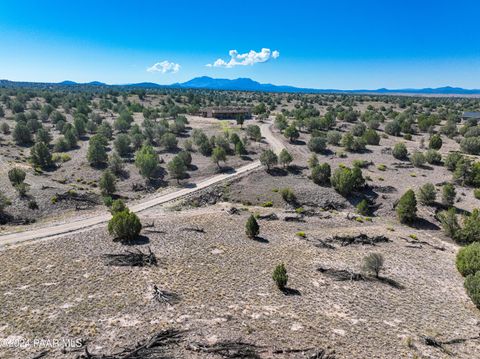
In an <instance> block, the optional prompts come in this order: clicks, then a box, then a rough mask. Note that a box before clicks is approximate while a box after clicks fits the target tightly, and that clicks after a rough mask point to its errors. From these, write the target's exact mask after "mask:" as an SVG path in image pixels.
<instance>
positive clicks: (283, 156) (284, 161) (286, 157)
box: [278, 148, 293, 168]
mask: <svg viewBox="0 0 480 359" xmlns="http://www.w3.org/2000/svg"><path fill="white" fill-rule="evenodd" d="M292 161H293V157H292V155H291V154H290V152H288V151H287V150H286V149H285V148H284V149H282V151H281V152H280V154H279V155H278V163H280V164H281V165H282V166H283V167H284V168H285V167H288V166H289V165H290V163H291V162H292Z"/></svg>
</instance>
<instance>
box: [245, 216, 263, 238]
mask: <svg viewBox="0 0 480 359" xmlns="http://www.w3.org/2000/svg"><path fill="white" fill-rule="evenodd" d="M245 233H246V234H247V236H248V237H249V238H255V237H256V236H258V234H259V233H260V226H259V225H258V223H257V220H256V219H255V217H254V216H253V214H252V215H250V217H249V218H248V220H247V223H246V224H245Z"/></svg>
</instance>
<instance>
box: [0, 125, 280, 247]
mask: <svg viewBox="0 0 480 359" xmlns="http://www.w3.org/2000/svg"><path fill="white" fill-rule="evenodd" d="M270 127H271V123H264V124H262V125H261V126H260V129H261V132H262V136H263V137H264V139H265V140H266V141H267V143H268V144H269V145H270V147H271V148H272V149H273V150H274V151H275V152H276V153H279V152H280V151H281V150H282V149H283V148H284V146H283V144H282V143H281V141H279V140H278V139H277V138H275V136H274V135H273V133H272V131H271V129H270ZM260 166H261V165H260V162H259V161H255V162H252V163H250V164H248V165H245V166H242V167H239V168H237V169H235V171H234V172H231V173H222V174H218V175H215V176H213V177H211V178H208V179H206V180H203V181H200V182H197V183H191V184H190V186H189V187H187V188H182V189H180V190H178V191H175V192H171V193H168V194H164V195H160V196H157V197H153V198H152V197H150V198H146V199H145V200H143V201H142V202H140V203H136V204H134V205H131V206H130V210H132V211H133V212H137V213H138V212H141V211H143V210H146V209H148V208H151V207H154V206H157V205H161V204H164V203H166V202H169V201H172V200H176V199H179V198H181V197H183V196H185V195H188V194H191V193H193V192H196V191H199V190H201V189H204V188H207V187H209V186H211V185H214V184H216V183H219V182H222V181H224V180H226V179H229V178H233V177H235V176H239V175H241V174H244V173H246V172H250V171H253V170H255V169H257V168H259V167H260ZM110 218H111V215H110V213H109V212H107V211H105V212H104V213H101V214H98V215H95V216H92V217H88V218H81V219H74V218H72V219H71V220H70V221H69V222H68V223H57V224H55V223H53V224H51V225H49V226H46V227H42V228H36V229H32V230H27V231H24V232H17V233H10V234H5V235H2V236H0V248H1V247H4V246H6V245H12V244H18V243H21V242H25V241H31V240H35V239H42V238H51V237H61V236H63V235H66V234H68V233H72V232H80V231H82V230H86V229H90V228H92V227H95V226H98V225H100V224H102V223H105V222H107V221H108V220H109V219H110Z"/></svg>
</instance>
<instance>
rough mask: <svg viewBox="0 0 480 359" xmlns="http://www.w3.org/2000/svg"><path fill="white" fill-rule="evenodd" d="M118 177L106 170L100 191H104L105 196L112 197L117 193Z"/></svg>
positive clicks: (101, 179)
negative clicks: (116, 183)
mask: <svg viewBox="0 0 480 359" xmlns="http://www.w3.org/2000/svg"><path fill="white" fill-rule="evenodd" d="M116 180H117V179H116V177H115V175H114V174H113V173H112V172H111V171H110V170H106V171H104V172H103V173H102V177H100V183H99V184H100V190H101V191H102V194H103V195H107V196H110V195H112V194H114V193H115V191H116V186H115V182H116Z"/></svg>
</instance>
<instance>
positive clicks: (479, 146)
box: [460, 137, 480, 155]
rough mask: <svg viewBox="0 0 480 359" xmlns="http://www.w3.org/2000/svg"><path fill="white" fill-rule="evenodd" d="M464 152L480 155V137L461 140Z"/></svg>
mask: <svg viewBox="0 0 480 359" xmlns="http://www.w3.org/2000/svg"><path fill="white" fill-rule="evenodd" d="M460 148H461V149H462V151H463V152H466V153H469V154H471V155H480V137H467V138H464V139H463V140H462V142H460Z"/></svg>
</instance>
